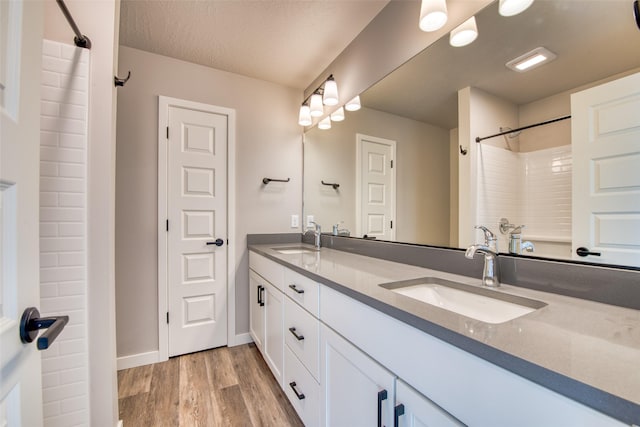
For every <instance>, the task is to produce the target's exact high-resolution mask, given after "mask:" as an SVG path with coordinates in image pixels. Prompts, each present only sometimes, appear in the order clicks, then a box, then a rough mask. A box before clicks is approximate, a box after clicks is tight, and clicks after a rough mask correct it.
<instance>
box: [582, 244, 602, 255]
mask: <svg viewBox="0 0 640 427" xmlns="http://www.w3.org/2000/svg"><path fill="white" fill-rule="evenodd" d="M576 254H577V255H578V256H581V257H585V256H589V255H593V256H600V255H602V254H601V253H600V252H591V251H590V250H589V249H588V248H585V247H584V246H580V247H579V248H578V249H576Z"/></svg>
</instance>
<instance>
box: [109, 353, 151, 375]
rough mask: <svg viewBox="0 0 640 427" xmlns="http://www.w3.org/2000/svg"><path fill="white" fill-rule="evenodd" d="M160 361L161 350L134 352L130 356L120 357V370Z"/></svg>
mask: <svg viewBox="0 0 640 427" xmlns="http://www.w3.org/2000/svg"><path fill="white" fill-rule="evenodd" d="M158 362H160V352H159V351H149V352H147V353H138V354H132V355H130V356H122V357H118V371H121V370H123V369H129V368H135V367H136V366H143V365H150V364H152V363H158Z"/></svg>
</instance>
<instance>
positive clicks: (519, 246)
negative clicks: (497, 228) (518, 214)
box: [509, 225, 535, 254]
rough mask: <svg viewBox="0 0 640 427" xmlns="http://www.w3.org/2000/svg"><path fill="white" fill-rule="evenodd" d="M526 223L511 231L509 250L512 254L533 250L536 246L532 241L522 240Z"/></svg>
mask: <svg viewBox="0 0 640 427" xmlns="http://www.w3.org/2000/svg"><path fill="white" fill-rule="evenodd" d="M523 228H524V225H520V226H518V227H514V228H513V229H512V230H511V231H510V232H509V252H510V253H512V254H521V253H522V251H527V252H533V251H534V250H535V246H534V245H533V243H531V242H530V241H528V240H526V241H524V242H523V241H522V229H523Z"/></svg>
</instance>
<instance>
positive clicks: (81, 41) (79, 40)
mask: <svg viewBox="0 0 640 427" xmlns="http://www.w3.org/2000/svg"><path fill="white" fill-rule="evenodd" d="M56 3H58V6H60V10H61V11H62V14H63V15H64V17H65V18H67V22H68V23H69V26H71V29H72V30H73V32H74V33H75V34H76V36H75V37H74V38H73V41H74V42H75V44H76V46H78V47H83V48H85V49H91V40H89V37H87V36H85V35H83V34H82V33H81V32H80V29H79V28H78V26H77V25H76V21H74V20H73V16H71V12H69V9H67V5H66V4H64V1H63V0H56Z"/></svg>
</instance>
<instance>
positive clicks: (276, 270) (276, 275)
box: [249, 252, 285, 291]
mask: <svg viewBox="0 0 640 427" xmlns="http://www.w3.org/2000/svg"><path fill="white" fill-rule="evenodd" d="M249 268H251V269H252V270H253V271H255V272H256V273H258V274H259V275H261V276H262V277H264V278H265V279H267V280H268V281H269V282H270V283H271V284H272V285H273V286H275V287H276V288H278V289H280V291H282V288H283V285H284V270H285V267H284V266H282V265H280V264H278V263H277V262H275V261H271V260H270V259H268V258H266V257H264V256H262V255H258V254H257V253H255V252H249Z"/></svg>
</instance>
